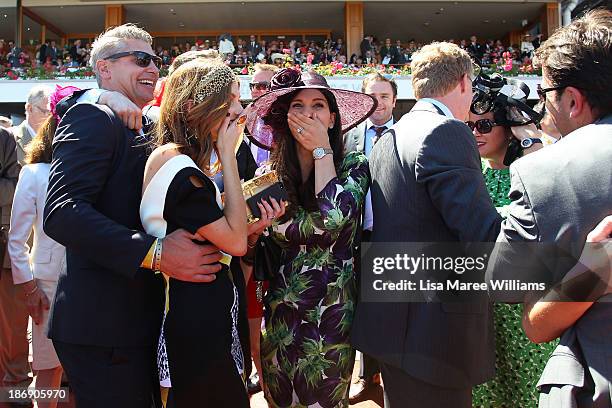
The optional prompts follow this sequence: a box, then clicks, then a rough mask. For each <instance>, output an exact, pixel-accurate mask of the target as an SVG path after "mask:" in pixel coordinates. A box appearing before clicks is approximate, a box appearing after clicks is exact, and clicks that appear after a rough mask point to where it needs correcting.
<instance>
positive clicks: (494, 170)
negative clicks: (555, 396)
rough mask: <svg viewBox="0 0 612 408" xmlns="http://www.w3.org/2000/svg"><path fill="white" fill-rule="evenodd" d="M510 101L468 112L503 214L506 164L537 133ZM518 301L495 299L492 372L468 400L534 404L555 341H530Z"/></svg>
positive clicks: (493, 406) (500, 405)
mask: <svg viewBox="0 0 612 408" xmlns="http://www.w3.org/2000/svg"><path fill="white" fill-rule="evenodd" d="M514 115H516V114H515V113H514V112H511V111H510V110H509V108H508V107H506V106H502V105H499V104H496V105H495V106H494V107H493V109H492V111H490V112H487V113H486V114H484V115H474V114H473V113H470V121H469V122H468V126H470V128H471V129H472V131H473V133H474V136H475V138H476V143H477V145H478V151H479V153H480V157H481V158H482V172H483V175H484V178H485V182H486V185H487V190H488V191H489V195H490V196H491V200H492V201H493V205H495V207H496V208H497V210H498V211H499V212H500V214H501V215H502V217H505V209H506V207H507V206H508V205H509V204H510V201H511V200H510V199H509V198H508V193H509V191H510V170H509V168H508V165H506V164H504V158H507V160H506V163H508V162H510V161H512V160H513V159H516V158H517V157H518V156H519V155H520V150H519V149H518V147H519V145H520V141H521V140H523V139H525V138H530V137H533V138H535V137H537V136H539V135H538V134H537V129H535V126H533V125H532V127H527V126H520V127H512V126H510V125H512V124H514V123H516V122H515V120H513V119H514V118H515V117H516V116H514ZM541 146H542V144H541V143H537V142H536V143H534V144H533V147H531V148H529V149H525V150H524V151H523V152H522V154H528V153H532V151H534V150H537V149H538V148H540V147H541ZM522 314H523V305H522V304H504V303H497V304H495V305H494V309H493V320H494V325H495V342H496V350H495V354H496V359H495V369H496V374H495V377H494V378H493V379H491V380H490V381H488V382H486V383H484V384H481V385H479V386H477V387H475V388H474V391H473V397H472V405H473V406H474V407H483V408H506V407H507V408H515V407H516V408H518V407H520V408H537V406H538V390H537V388H536V384H537V382H538V380H539V378H540V375H541V374H542V370H543V369H544V366H545V365H546V362H547V361H548V358H549V357H550V354H551V353H552V351H553V350H554V349H555V347H556V343H557V341H553V342H550V343H544V344H535V343H532V342H530V341H529V339H528V338H527V336H526V335H525V333H524V332H523V327H522V325H521V320H522Z"/></svg>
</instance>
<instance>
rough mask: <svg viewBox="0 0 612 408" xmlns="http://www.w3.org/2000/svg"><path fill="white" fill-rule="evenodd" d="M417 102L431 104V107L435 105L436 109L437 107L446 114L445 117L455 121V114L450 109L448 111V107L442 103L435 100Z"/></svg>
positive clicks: (428, 99) (425, 99) (426, 99)
mask: <svg viewBox="0 0 612 408" xmlns="http://www.w3.org/2000/svg"><path fill="white" fill-rule="evenodd" d="M417 102H425V103H429V104H430V105H433V106H435V107H437V108H438V109H440V110H441V111H442V112H444V116H446V117H449V118H451V119H455V117H454V116H453V113H452V112H451V110H450V109H448V107H447V106H446V105H445V104H443V103H442V102H440V101H438V100H436V99H433V98H423V99H419V100H418V101H417Z"/></svg>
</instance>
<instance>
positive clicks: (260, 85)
mask: <svg viewBox="0 0 612 408" xmlns="http://www.w3.org/2000/svg"><path fill="white" fill-rule="evenodd" d="M249 88H251V91H253V90H255V89H257V90H259V91H267V90H268V89H270V81H261V82H251V83H249Z"/></svg>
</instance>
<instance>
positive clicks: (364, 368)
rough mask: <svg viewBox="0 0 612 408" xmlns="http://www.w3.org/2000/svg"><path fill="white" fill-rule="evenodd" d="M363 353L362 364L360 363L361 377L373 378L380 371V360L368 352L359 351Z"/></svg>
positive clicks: (365, 378)
mask: <svg viewBox="0 0 612 408" xmlns="http://www.w3.org/2000/svg"><path fill="white" fill-rule="evenodd" d="M359 354H360V355H361V362H360V363H361V364H360V365H359V378H363V379H364V380H371V379H372V377H374V375H376V374H378V373H380V365H379V364H378V360H376V359H375V358H373V357H370V356H369V355H368V354H366V353H362V352H359Z"/></svg>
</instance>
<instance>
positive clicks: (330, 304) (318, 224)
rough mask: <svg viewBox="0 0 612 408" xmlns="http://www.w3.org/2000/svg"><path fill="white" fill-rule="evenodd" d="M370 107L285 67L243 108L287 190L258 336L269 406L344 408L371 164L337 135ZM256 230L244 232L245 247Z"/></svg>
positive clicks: (359, 96)
mask: <svg viewBox="0 0 612 408" xmlns="http://www.w3.org/2000/svg"><path fill="white" fill-rule="evenodd" d="M375 108H376V101H375V100H374V98H372V97H370V96H368V95H365V94H363V93H360V92H353V91H348V90H342V89H333V88H330V87H329V86H328V84H327V82H326V81H325V78H323V77H322V76H320V75H318V74H315V73H310V72H308V73H304V74H302V73H300V72H299V71H296V70H293V69H289V68H287V69H283V70H281V71H279V72H278V73H277V74H276V75H275V76H274V77H273V78H272V81H271V91H270V92H268V93H267V94H264V95H263V96H261V97H259V98H258V99H257V100H255V101H254V103H253V105H252V107H251V108H250V109H249V113H248V114H247V127H248V128H249V131H250V134H251V135H250V137H251V139H252V140H253V142H254V143H256V144H257V145H258V146H259V147H262V148H266V149H270V150H271V159H270V162H269V163H268V164H267V165H266V169H272V170H276V172H277V173H278V176H279V179H280V180H281V181H282V182H283V184H284V187H285V189H286V191H287V194H288V197H289V199H288V203H289V204H288V207H287V209H286V212H285V215H284V216H282V217H281V218H280V219H278V220H276V221H274V223H273V224H272V227H271V228H270V230H269V232H270V234H271V236H272V239H273V240H274V242H276V243H277V244H278V245H279V246H280V247H281V249H282V252H281V261H280V265H279V266H278V270H274V271H272V275H273V277H272V278H271V279H270V287H269V289H268V291H267V293H266V295H265V298H264V305H265V308H266V311H265V323H266V330H265V333H263V334H262V340H261V359H262V367H263V378H264V390H265V392H266V397H267V399H268V401H269V402H270V404H271V405H272V406H279V407H289V406H321V407H345V406H348V388H349V385H350V382H351V370H352V367H353V357H354V350H353V349H352V348H351V346H350V344H349V338H348V337H349V331H350V328H351V321H352V317H353V311H354V305H355V302H356V300H357V291H356V279H355V274H354V264H353V262H354V261H353V260H354V256H355V253H354V248H355V244H356V242H355V237H356V236H357V235H358V234H357V229H358V226H359V221H360V217H361V208H362V205H363V202H364V197H365V195H366V193H367V190H368V187H369V184H370V172H369V168H368V163H367V159H366V157H365V155H364V154H362V153H360V152H349V153H347V154H346V155H345V154H344V153H343V150H344V149H343V141H342V133H343V132H345V131H347V130H349V129H351V128H352V127H354V126H356V125H358V124H359V123H360V122H362V121H364V120H365V119H366V118H367V117H368V116H369V115H370V114H371V113H372V112H373V111H374V110H375ZM258 238H259V235H258V234H252V235H250V236H249V246H255V245H256V242H257V239H258ZM275 269H276V268H275Z"/></svg>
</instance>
